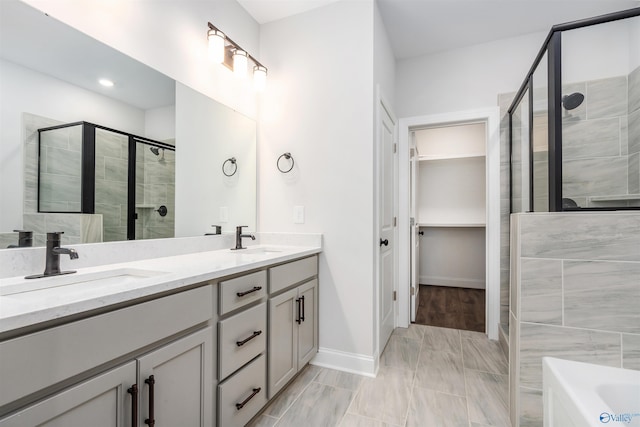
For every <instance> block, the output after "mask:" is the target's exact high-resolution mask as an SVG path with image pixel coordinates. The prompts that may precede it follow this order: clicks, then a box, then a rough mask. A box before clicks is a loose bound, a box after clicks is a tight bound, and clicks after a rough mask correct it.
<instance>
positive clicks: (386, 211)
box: [377, 102, 395, 351]
mask: <svg viewBox="0 0 640 427" xmlns="http://www.w3.org/2000/svg"><path fill="white" fill-rule="evenodd" d="M378 112H379V113H378V132H377V133H378V147H377V149H378V218H379V234H378V235H379V241H378V242H377V244H378V245H379V249H380V256H379V263H378V266H379V272H378V274H379V276H378V277H379V286H380V289H379V301H380V307H379V313H380V316H379V320H380V337H379V340H380V341H379V343H380V351H382V350H383V349H384V347H385V346H386V344H387V341H388V340H389V337H390V336H391V332H393V328H394V327H395V302H394V292H395V289H394V278H395V271H394V267H395V238H394V234H395V230H394V186H395V182H394V161H395V155H394V151H395V150H394V140H393V135H394V126H395V123H394V121H393V119H392V118H391V116H390V114H389V112H388V111H387V110H386V109H385V106H384V104H383V103H382V102H380V103H379V104H378Z"/></svg>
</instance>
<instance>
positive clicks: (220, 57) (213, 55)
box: [207, 29, 225, 64]
mask: <svg viewBox="0 0 640 427" xmlns="http://www.w3.org/2000/svg"><path fill="white" fill-rule="evenodd" d="M207 39H208V40H209V59H211V60H212V61H213V62H215V63H216V64H222V63H223V62H224V39H225V36H224V33H223V32H222V31H220V30H217V29H216V30H209V32H208V33H207Z"/></svg>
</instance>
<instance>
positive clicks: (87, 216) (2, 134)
mask: <svg viewBox="0 0 640 427" xmlns="http://www.w3.org/2000/svg"><path fill="white" fill-rule="evenodd" d="M100 79H108V80H110V81H111V82H112V83H113V85H112V86H110V87H109V86H103V85H101V84H100V82H99V80H100ZM103 83H105V82H103ZM0 93H1V96H0V103H1V107H2V108H1V113H0V125H1V128H0V248H6V247H7V246H8V245H16V244H17V243H18V241H17V233H14V232H12V231H13V230H14V229H22V230H30V231H33V232H34V237H33V244H34V246H40V245H43V244H44V243H45V241H44V235H45V233H46V232H48V231H64V232H65V235H64V237H63V243H64V244H77V243H94V242H102V241H117V240H126V239H148V238H163V237H185V236H196V235H203V234H205V233H209V232H212V230H213V228H212V227H211V226H212V225H220V226H222V230H223V231H232V230H233V228H234V227H235V226H236V225H248V226H249V227H250V228H252V229H254V230H255V227H256V124H255V121H254V120H252V119H250V118H247V117H246V116H244V115H242V114H240V113H238V112H236V111H234V110H232V109H230V108H228V107H226V106H224V105H222V104H220V103H218V102H216V101H214V100H212V99H211V98H208V97H207V96H205V95H203V94H200V93H198V92H196V91H194V90H192V89H190V88H189V87H187V86H186V85H183V84H181V83H179V82H175V81H174V80H172V79H170V78H169V77H167V76H165V75H163V74H162V73H159V72H158V71H156V70H153V69H151V68H149V67H147V66H146V65H144V64H141V63H140V62H138V61H136V60H133V59H132V58H130V57H128V56H126V55H123V54H122V53H120V52H118V51H116V50H115V49H112V48H111V47H109V46H106V45H104V44H103V43H101V42H98V41H96V40H95V39H92V38H91V37H88V36H87V35H85V34H83V33H81V32H79V31H78V30H76V29H74V28H71V27H69V26H67V25H66V24H63V23H61V22H59V21H56V20H55V19H53V18H51V17H49V16H47V15H46V14H44V13H42V12H41V11H38V10H36V9H34V8H32V7H30V6H28V5H26V4H24V3H22V2H20V1H17V0H3V1H2V2H0ZM91 151H92V152H91ZM87 176H90V177H91V179H90V180H89V179H88V178H87ZM89 202H90V203H89Z"/></svg>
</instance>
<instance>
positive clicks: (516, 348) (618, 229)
mask: <svg viewBox="0 0 640 427" xmlns="http://www.w3.org/2000/svg"><path fill="white" fill-rule="evenodd" d="M511 233H512V245H511V254H512V259H511V274H512V276H511V277H512V280H511V289H510V291H511V292H510V294H511V306H510V319H511V323H510V325H509V327H510V328H511V333H510V335H509V337H510V343H509V345H510V351H509V354H510V361H509V365H510V366H509V369H510V381H511V390H510V403H511V405H510V412H511V422H512V424H513V426H514V427H528V426H541V425H542V414H543V406H542V357H543V356H552V357H559V358H564V359H570V360H576V361H582V362H589V363H595V364H601V365H607V366H614V367H623V368H628V369H637V370H638V369H640V310H638V307H639V306H640V213H624V212H611V213H590V212H581V213H566V212H565V213H558V214H554V213H529V214H514V215H512V225H511Z"/></svg>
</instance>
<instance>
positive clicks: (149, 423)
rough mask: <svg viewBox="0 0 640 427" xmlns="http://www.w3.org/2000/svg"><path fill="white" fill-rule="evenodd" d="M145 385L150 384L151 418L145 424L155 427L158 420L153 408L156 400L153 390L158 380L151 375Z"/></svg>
mask: <svg viewBox="0 0 640 427" xmlns="http://www.w3.org/2000/svg"><path fill="white" fill-rule="evenodd" d="M144 382H145V384H149V418H147V419H146V420H144V423H145V424H147V425H149V427H153V426H154V425H155V424H156V420H155V418H154V416H153V412H154V411H153V406H154V401H153V400H154V399H153V397H154V396H153V394H154V393H153V389H154V385H155V384H156V380H155V378H154V377H153V375H150V376H149V378H147V379H146V380H144Z"/></svg>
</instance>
